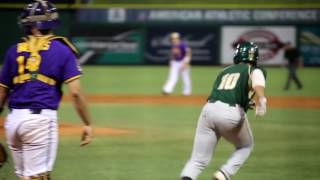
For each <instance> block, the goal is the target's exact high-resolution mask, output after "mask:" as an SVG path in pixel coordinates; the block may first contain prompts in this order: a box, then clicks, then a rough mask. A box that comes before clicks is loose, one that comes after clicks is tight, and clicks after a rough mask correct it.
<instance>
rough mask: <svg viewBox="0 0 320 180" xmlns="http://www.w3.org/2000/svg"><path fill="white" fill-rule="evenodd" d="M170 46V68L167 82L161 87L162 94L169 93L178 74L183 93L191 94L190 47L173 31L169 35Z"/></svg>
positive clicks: (175, 82)
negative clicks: (180, 77)
mask: <svg viewBox="0 0 320 180" xmlns="http://www.w3.org/2000/svg"><path fill="white" fill-rule="evenodd" d="M170 39H171V43H172V47H171V60H170V70H169V77H168V80H167V82H166V83H165V85H164V87H163V94H165V95H168V94H171V93H172V92H173V90H174V87H175V85H176V84H177V81H178V78H179V74H181V76H182V80H183V92H182V93H183V95H185V96H188V95H190V94H191V78H190V61H191V56H192V52H191V48H190V47H188V46H187V44H186V43H185V42H183V41H181V37H180V34H179V33H177V32H173V33H171V35H170Z"/></svg>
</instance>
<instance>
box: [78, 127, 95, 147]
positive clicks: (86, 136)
mask: <svg viewBox="0 0 320 180" xmlns="http://www.w3.org/2000/svg"><path fill="white" fill-rule="evenodd" d="M92 134H93V132H92V127H91V126H83V131H82V137H81V143H80V146H85V145H88V144H90V143H91V141H92Z"/></svg>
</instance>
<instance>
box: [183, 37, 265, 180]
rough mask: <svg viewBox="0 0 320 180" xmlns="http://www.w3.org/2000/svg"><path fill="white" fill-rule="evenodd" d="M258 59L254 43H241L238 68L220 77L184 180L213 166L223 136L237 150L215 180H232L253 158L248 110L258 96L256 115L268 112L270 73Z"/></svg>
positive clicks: (228, 69)
mask: <svg viewBox="0 0 320 180" xmlns="http://www.w3.org/2000/svg"><path fill="white" fill-rule="evenodd" d="M258 57H259V52H258V47H257V46H256V45H255V44H254V43H252V42H244V43H240V44H239V45H238V46H237V49H236V52H235V56H234V65H231V66H228V67H226V68H225V69H224V70H223V71H222V72H221V73H220V74H219V75H218V77H217V79H216V81H215V83H214V85H213V89H212V92H211V94H210V96H209V98H208V103H207V104H206V105H205V106H204V107H203V109H202V112H201V114H200V117H199V121H198V125H197V129H196V135H195V140H194V145H193V152H192V155H191V158H190V160H189V161H188V162H187V164H186V165H185V167H184V169H183V170H182V173H181V179H182V180H195V179H197V177H198V176H199V174H200V173H201V171H202V170H203V169H204V168H205V167H206V166H207V165H208V164H209V162H210V160H211V157H212V153H213V151H214V149H215V147H216V145H217V143H218V141H219V139H220V137H224V138H225V139H226V140H227V141H228V142H230V143H231V144H233V145H234V147H235V151H234V152H233V153H232V155H231V156H230V158H229V159H228V161H227V162H226V163H225V164H224V165H222V166H221V168H220V169H219V170H218V171H217V172H215V173H214V174H213V179H214V180H230V179H231V177H232V176H233V175H234V174H236V172H237V171H238V170H239V168H240V167H241V166H242V165H243V164H244V162H245V161H246V160H247V158H248V157H249V155H250V153H251V151H252V149H253V137H252V132H251V129H250V125H249V122H248V119H247V116H246V111H247V110H248V108H249V107H250V105H249V104H251V103H250V102H251V100H252V99H253V97H254V96H255V98H254V99H255V109H256V116H263V115H264V114H265V113H266V109H267V108H266V103H267V100H266V98H265V96H264V88H265V78H266V74H265V71H264V70H262V69H261V68H259V67H257V61H258Z"/></svg>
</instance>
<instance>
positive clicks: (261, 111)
mask: <svg viewBox="0 0 320 180" xmlns="http://www.w3.org/2000/svg"><path fill="white" fill-rule="evenodd" d="M251 81H252V88H253V90H254V92H255V94H256V95H255V96H256V98H255V101H256V103H255V104H256V116H263V115H265V114H266V112H267V98H266V97H265V93H264V89H265V84H266V79H265V76H264V74H263V72H262V70H260V69H255V70H253V71H252V73H251Z"/></svg>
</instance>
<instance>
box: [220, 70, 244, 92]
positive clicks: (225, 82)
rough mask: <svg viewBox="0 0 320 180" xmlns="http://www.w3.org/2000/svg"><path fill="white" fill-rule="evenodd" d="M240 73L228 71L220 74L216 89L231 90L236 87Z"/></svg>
mask: <svg viewBox="0 0 320 180" xmlns="http://www.w3.org/2000/svg"><path fill="white" fill-rule="evenodd" d="M239 78H240V73H231V74H230V73H228V74H225V75H223V76H222V78H221V82H220V85H219V87H218V90H232V89H234V88H235V87H236V85H237V82H238V80H239Z"/></svg>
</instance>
